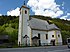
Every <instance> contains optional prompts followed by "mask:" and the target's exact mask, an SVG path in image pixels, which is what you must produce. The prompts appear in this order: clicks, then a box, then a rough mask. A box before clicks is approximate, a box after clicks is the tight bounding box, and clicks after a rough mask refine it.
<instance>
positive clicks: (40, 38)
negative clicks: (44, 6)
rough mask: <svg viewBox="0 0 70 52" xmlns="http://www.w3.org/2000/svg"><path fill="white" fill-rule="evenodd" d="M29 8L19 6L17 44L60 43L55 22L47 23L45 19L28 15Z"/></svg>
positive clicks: (59, 33)
mask: <svg viewBox="0 0 70 52" xmlns="http://www.w3.org/2000/svg"><path fill="white" fill-rule="evenodd" d="M29 10H30V8H28V7H27V6H25V5H23V6H21V8H20V16H19V29H18V45H19V46H45V45H53V46H56V45H62V36H61V31H60V29H59V28H58V27H57V26H56V25H55V24H49V23H48V22H47V21H45V20H42V19H37V18H33V17H29ZM46 15H47V14H46Z"/></svg>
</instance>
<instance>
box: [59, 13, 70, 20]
mask: <svg viewBox="0 0 70 52" xmlns="http://www.w3.org/2000/svg"><path fill="white" fill-rule="evenodd" d="M68 16H70V13H67V14H66V15H65V16H62V17H61V18H60V19H64V20H70V19H68Z"/></svg>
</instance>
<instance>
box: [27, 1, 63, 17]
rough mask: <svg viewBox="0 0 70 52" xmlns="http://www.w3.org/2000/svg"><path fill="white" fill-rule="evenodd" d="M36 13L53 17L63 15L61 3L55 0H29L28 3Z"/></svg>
mask: <svg viewBox="0 0 70 52" xmlns="http://www.w3.org/2000/svg"><path fill="white" fill-rule="evenodd" d="M27 5H28V6H30V7H31V10H32V11H33V12H34V13H35V15H43V16H50V17H52V18H55V17H59V16H61V15H63V11H62V10H61V9H60V5H57V4H56V2H55V0H29V1H28V3H27Z"/></svg>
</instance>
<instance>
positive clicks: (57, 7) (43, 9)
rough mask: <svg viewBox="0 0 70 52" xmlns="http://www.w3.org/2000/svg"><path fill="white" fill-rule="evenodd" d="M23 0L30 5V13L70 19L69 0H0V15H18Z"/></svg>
mask: <svg viewBox="0 0 70 52" xmlns="http://www.w3.org/2000/svg"><path fill="white" fill-rule="evenodd" d="M24 1H25V2H26V4H27V6H29V7H30V15H43V16H50V17H52V18H61V19H68V20H70V0H0V16H1V15H11V16H14V15H15V16H18V15H19V13H20V12H19V8H20V7H21V6H22V5H23V3H24Z"/></svg>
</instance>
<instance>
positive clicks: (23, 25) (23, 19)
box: [18, 8, 29, 44]
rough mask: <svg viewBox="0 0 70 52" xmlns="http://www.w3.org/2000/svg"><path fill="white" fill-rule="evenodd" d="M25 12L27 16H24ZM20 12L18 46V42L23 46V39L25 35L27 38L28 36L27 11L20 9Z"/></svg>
mask: <svg viewBox="0 0 70 52" xmlns="http://www.w3.org/2000/svg"><path fill="white" fill-rule="evenodd" d="M25 10H26V11H27V14H25ZM20 12H21V14H20V17H19V29H18V30H19V32H18V44H19V42H20V43H21V44H24V43H25V40H24V38H23V37H24V36H25V35H28V36H29V34H28V20H29V9H27V8H21V10H20ZM28 40H29V39H28Z"/></svg>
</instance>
